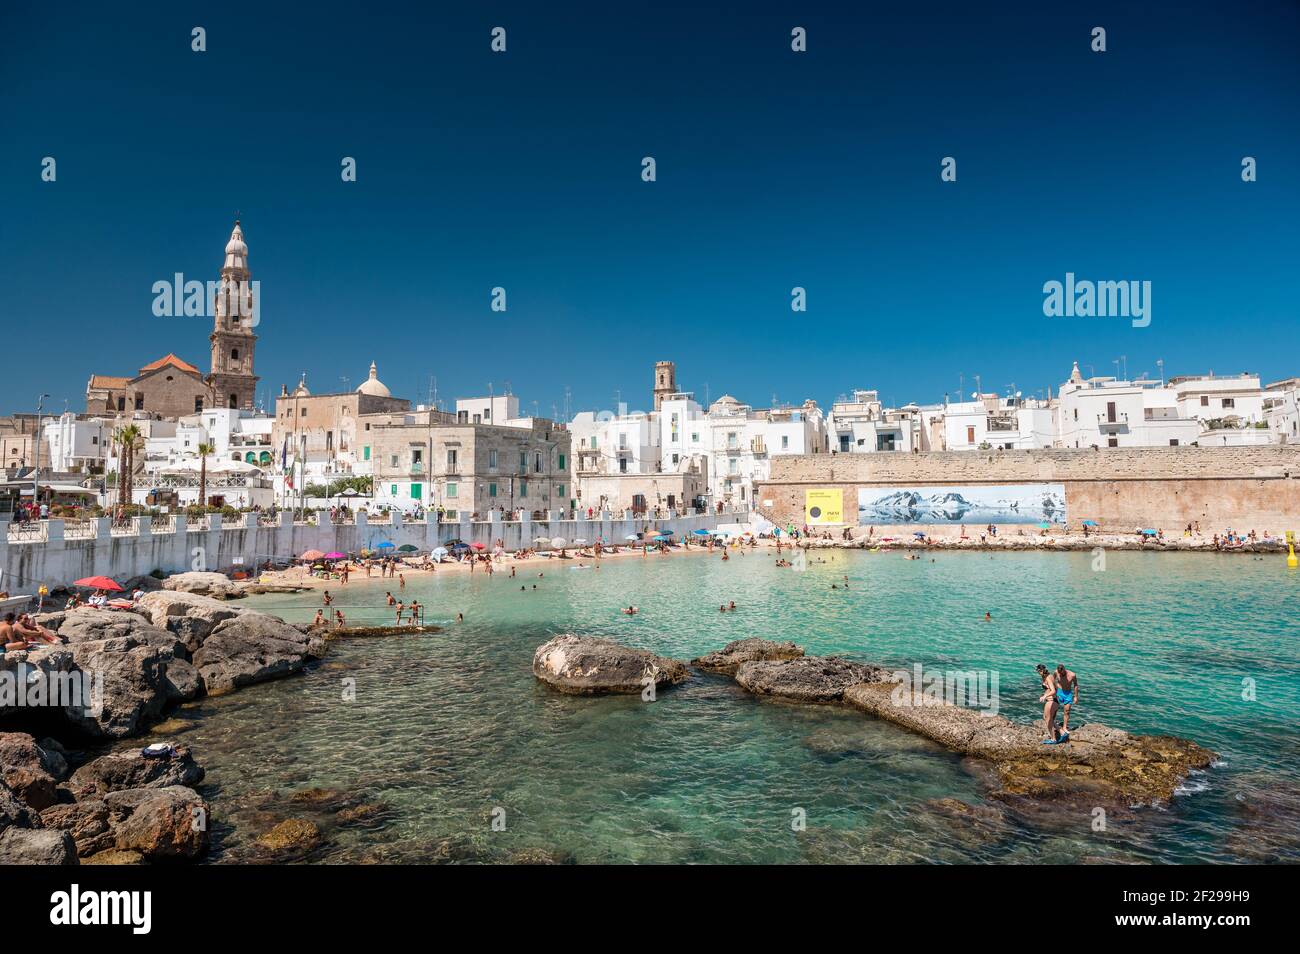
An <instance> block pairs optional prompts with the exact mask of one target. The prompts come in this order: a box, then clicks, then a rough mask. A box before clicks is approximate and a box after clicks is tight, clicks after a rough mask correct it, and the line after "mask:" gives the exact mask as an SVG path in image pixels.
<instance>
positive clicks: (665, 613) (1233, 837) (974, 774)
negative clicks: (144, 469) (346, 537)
mask: <svg viewBox="0 0 1300 954" xmlns="http://www.w3.org/2000/svg"><path fill="white" fill-rule="evenodd" d="M934 559H935V562H933V563H932V562H930V557H929V556H926V557H924V558H923V559H922V560H920V561H907V560H904V559H902V557H901V556H900V555H898V554H889V553H875V554H873V553H866V552H841V551H824V552H822V554H821V555H820V556H819V554H818V553H817V552H816V551H814V552H813V553H812V554H810V562H809V565H808V569H807V571H806V572H794V571H791V570H788V569H780V568H777V567H775V566H774V559H773V557H772V555H771V554H770V553H767V552H763V553H761V554H760V553H756V552H750V553H749V554H748V555H746V556H744V557H733V558H732V559H731V560H729V561H727V562H723V561H721V560H720V559H718V558H717V557H716V556H715V557H708V556H704V555H702V554H701V555H674V556H671V557H667V558H655V557H650V558H647V559H643V558H639V557H638V558H635V559H625V560H614V561H606V562H605V563H604V565H603V566H602V567H601V568H600V569H599V570H596V569H577V568H575V566H576V562H577V561H572V562H570V561H565V562H564V563H561V562H559V561H549V560H537V561H535V565H533V566H528V567H527V568H526V569H525V568H524V567H523V566H521V567H520V568H519V570H518V574H519V575H518V576H517V577H516V578H514V579H511V578H509V576H508V573H497V574H496V575H494V576H493V577H491V578H488V577H487V576H486V575H484V574H481V573H475V574H473V576H470V575H466V574H452V573H441V574H435V575H434V576H432V577H430V576H427V575H422V574H418V575H417V574H411V575H408V577H407V585H406V588H405V590H404V591H402V595H403V597H404V598H405V599H407V600H408V601H409V600H410V598H411V597H418V598H419V599H420V601H421V602H422V603H426V604H427V605H428V606H429V607H430V612H429V616H428V619H429V621H431V622H438V621H441V622H443V623H445V629H444V631H443V632H440V633H437V634H431V635H424V636H401V637H389V638H376V639H364V640H360V639H359V640H348V641H340V642H336V643H334V644H333V648H332V651H331V655H330V657H329V658H328V659H327V660H326V661H325V662H324V663H322V664H318V665H316V666H315V667H313V669H312V670H311V671H310V672H308V673H307V674H305V675H304V676H301V677H298V678H293V679H289V680H285V681H281V682H277V683H271V684H266V685H262V686H257V687H253V688H250V689H246V690H243V691H241V692H239V693H236V694H234V695H231V696H227V697H223V698H218V699H213V700H207V701H204V702H202V703H201V704H199V705H197V706H195V707H192V708H190V709H187V710H185V711H184V712H183V713H181V714H182V716H183V717H184V718H187V719H193V720H195V721H196V722H197V725H196V727H195V728H194V729H192V730H191V731H189V732H187V733H185V734H184V735H183V736H182V738H183V739H184V740H185V741H186V742H187V743H189V744H191V745H192V746H194V748H195V750H196V753H197V755H198V757H199V758H200V760H201V761H203V763H204V764H205V765H206V766H207V769H208V775H209V777H208V786H209V787H208V789H207V792H208V794H209V795H211V796H212V797H213V798H214V806H215V807H214V822H215V827H214V840H215V850H214V853H213V856H212V857H213V860H216V861H248V860H262V859H264V858H265V856H264V855H262V854H261V853H260V851H259V850H258V849H257V848H256V846H255V845H254V843H253V839H254V838H255V837H256V835H258V834H259V833H261V832H262V831H264V830H265V829H266V828H268V827H270V825H272V824H274V823H275V822H276V821H279V820H281V819H283V818H288V817H305V818H310V819H311V820H313V821H316V822H317V823H318V824H320V825H321V827H322V829H323V831H324V840H323V842H322V843H321V845H320V846H319V847H318V848H316V849H315V850H314V851H312V852H310V853H307V854H305V855H302V856H301V857H303V858H305V859H306V860H316V861H337V862H355V861H365V860H377V861H410V862H419V861H434V860H450V861H459V860H464V861H507V860H519V859H521V858H524V857H531V856H536V855H545V856H547V857H552V858H558V859H562V860H572V861H577V862H668V863H674V862H1056V863H1073V862H1082V861H1115V862H1121V861H1123V862H1133V861H1155V862H1193V861H1207V862H1232V861H1278V860H1288V861H1295V860H1297V859H1300V847H1298V842H1297V840H1296V839H1297V835H1296V831H1297V827H1298V823H1300V731H1297V728H1296V726H1297V724H1298V723H1300V651H1298V647H1297V640H1298V639H1300V626H1297V621H1296V607H1297V604H1298V602H1300V601H1298V600H1297V596H1300V574H1297V573H1295V572H1290V573H1288V571H1287V570H1286V568H1285V565H1284V562H1283V559H1282V558H1280V557H1277V556H1269V557H1267V558H1265V559H1263V560H1258V559H1255V558H1253V557H1250V556H1241V555H1232V556H1227V555H1208V554H1143V553H1125V552H1115V553H1109V554H1107V556H1106V568H1105V570H1104V571H1102V572H1097V571H1094V569H1093V568H1092V566H1093V557H1092V555H1091V554H1088V553H1077V554H1075V553H1071V554H1044V553H995V554H988V553H961V554H954V553H938V554H935V558H934ZM819 560H824V561H825V562H818V561H819ZM539 572H540V573H543V574H544V576H541V577H539V576H538V575H537V574H538V573H539ZM844 576H847V577H848V578H849V582H850V584H851V586H850V589H848V590H847V591H845V590H842V589H837V590H831V589H830V586H831V584H832V583H833V582H834V583H841V582H842V578H843V577H844ZM534 584H535V585H536V587H537V588H536V590H534V589H533V586H534ZM394 585H395V582H394V581H387V580H385V581H380V580H378V579H376V580H373V581H365V580H364V579H362V580H359V581H358V580H356V579H354V581H353V582H352V583H349V584H348V585H347V586H345V587H337V588H336V589H335V590H334V592H335V593H336V594H337V595H338V602H339V604H341V605H343V606H344V607H345V612H346V613H347V615H348V617H349V619H350V620H351V621H360V620H362V619H365V618H367V617H369V618H370V619H373V620H376V621H378V620H380V619H383V620H385V621H386V620H387V619H388V618H389V612H388V610H387V609H386V607H385V606H384V592H385V590H387V589H391V588H393V586H394ZM521 585H522V586H524V587H526V589H525V590H524V591H522V592H521V591H520V586H521ZM730 600H735V602H736V604H737V607H738V609H737V611H736V612H733V613H725V614H723V613H719V612H718V605H719V603H722V602H725V601H730ZM319 602H320V597H319V594H318V593H306V594H300V595H293V596H284V595H273V596H272V595H268V596H265V597H258V598H255V599H250V600H249V601H248V605H251V606H256V607H259V608H264V609H266V610H268V611H270V612H274V613H277V614H279V615H282V616H284V617H286V618H289V619H293V620H307V619H310V618H311V616H312V615H314V612H315V608H316V607H317V606H318V605H319ZM629 603H633V604H635V605H637V606H638V607H640V608H641V613H640V615H638V616H636V617H632V618H629V617H626V616H623V615H621V614H620V613H619V611H618V610H619V607H620V606H626V605H628V604H629ZM986 610H987V611H989V612H991V613H992V615H993V621H992V622H991V623H987V622H984V620H983V616H984V613H985V611H986ZM458 612H463V613H464V614H465V620H464V622H459V623H458V622H456V621H455V617H456V614H457V613H458ZM562 632H577V633H586V634H596V635H602V636H608V637H611V638H616V639H619V640H622V641H624V642H626V643H627V644H629V645H634V646H638V647H643V648H647V649H651V650H654V651H655V652H658V653H661V654H664V655H669V656H674V657H676V658H681V659H689V658H690V657H692V656H696V655H699V654H701V653H703V652H706V651H708V650H711V649H715V648H718V647H720V646H722V645H723V644H725V643H726V642H728V641H729V640H732V639H737V638H740V637H743V636H763V637H768V638H772V639H793V640H795V641H797V642H799V643H800V644H802V645H803V646H805V647H806V649H807V650H808V652H809V653H815V654H831V653H838V654H842V655H846V656H849V657H852V658H855V659H859V660H862V661H865V662H877V663H884V664H888V665H899V666H905V665H908V664H911V663H913V662H921V663H923V664H925V665H926V666H927V667H928V666H935V667H940V668H945V669H963V670H969V669H988V670H995V671H997V673H998V674H999V690H1000V696H999V703H1000V709H1001V713H1002V714H1003V715H1006V716H1008V717H1010V718H1013V719H1017V720H1021V721H1030V720H1032V719H1034V718H1036V717H1038V716H1039V715H1040V714H1041V707H1039V706H1038V705H1037V703H1036V702H1035V699H1036V696H1037V694H1038V692H1039V689H1038V682H1037V679H1036V677H1035V674H1034V671H1033V666H1034V664H1035V663H1038V662H1040V661H1041V662H1044V663H1046V664H1048V665H1049V666H1051V665H1054V664H1055V663H1057V662H1064V663H1065V664H1066V665H1067V666H1069V667H1070V668H1071V669H1073V670H1074V671H1075V672H1077V673H1078V674H1079V677H1080V683H1081V687H1082V698H1083V704H1082V707H1081V709H1080V711H1079V712H1077V713H1076V715H1075V718H1074V720H1073V721H1074V724H1075V725H1079V724H1081V723H1082V722H1085V721H1090V720H1099V721H1102V722H1105V723H1107V724H1110V725H1113V726H1117V727H1121V728H1125V729H1128V730H1131V731H1137V732H1167V733H1172V734H1176V735H1181V736H1186V737H1188V738H1191V739H1194V740H1196V741H1197V742H1199V743H1201V744H1202V745H1205V746H1207V747H1209V748H1212V749H1214V750H1215V751H1217V752H1218V753H1220V761H1219V763H1218V764H1217V765H1216V766H1215V767H1214V768H1213V769H1211V770H1209V771H1208V772H1205V773H1202V774H1199V775H1197V776H1196V777H1194V778H1192V779H1191V780H1190V782H1189V784H1188V785H1187V786H1186V792H1185V794H1182V795H1180V796H1179V797H1177V798H1175V799H1174V802H1173V804H1171V805H1170V806H1169V807H1168V808H1166V809H1143V810H1141V811H1138V812H1135V813H1132V814H1128V813H1124V814H1122V815H1121V816H1119V817H1114V818H1112V819H1110V820H1109V824H1108V825H1107V829H1106V830H1105V831H1100V832H1099V831H1095V830H1093V822H1094V819H1093V817H1092V816H1091V815H1090V814H1079V813H1071V812H1065V811H1054V810H1051V809H1047V810H1043V811H1036V812H1034V813H1032V814H1031V815H1028V816H1026V815H1024V814H1021V813H1017V812H1013V811H1006V810H1004V809H1002V808H1001V806H998V805H997V804H996V803H995V802H991V801H989V800H987V799H986V798H985V792H986V790H987V789H986V785H985V780H984V777H983V771H982V769H981V767H980V765H979V763H977V762H974V761H972V760H964V759H962V758H961V757H959V756H956V755H954V754H952V753H950V752H947V751H945V750H944V749H942V748H940V747H938V746H937V745H934V744H932V743H930V742H927V741H925V740H923V739H920V738H918V737H916V736H914V735H912V734H910V733H908V732H905V731H903V730H901V729H898V728H895V727H893V726H889V725H885V724H882V723H879V722H877V721H875V720H872V719H870V718H869V717H867V716H864V715H861V714H859V713H855V712H852V711H849V710H843V709H838V708H834V707H806V706H795V705H788V704H782V703H775V702H770V701H760V700H757V699H754V698H752V697H750V696H748V695H746V694H745V693H743V692H741V691H740V690H739V689H738V688H736V687H735V686H734V684H732V683H731V682H730V681H729V680H727V679H725V678H722V677H713V676H704V675H697V676H695V677H694V678H692V679H691V680H690V681H688V682H687V683H686V684H684V685H683V686H680V687H678V688H675V689H672V690H668V691H665V692H662V693H661V694H660V696H659V699H658V701H657V702H655V703H653V704H647V703H643V702H641V701H640V700H639V699H637V698H574V697H567V696H562V695H559V694H556V693H554V692H552V691H550V690H548V689H546V688H544V687H542V686H541V685H540V684H538V683H537V682H536V680H535V679H534V678H533V676H532V673H531V669H530V666H531V662H532V656H533V651H534V649H535V648H536V647H537V646H538V645H539V644H541V643H542V642H544V641H545V640H546V639H548V638H549V637H550V636H552V635H554V634H556V633H562ZM347 680H355V693H356V698H355V701H344V699H343V696H344V694H345V691H346V690H347V689H348V687H349V686H350V685H352V684H351V683H349V682H347ZM1246 680H1249V681H1251V682H1250V683H1247V682H1245V681H1246ZM1251 685H1253V689H1254V698H1253V700H1252V699H1247V698H1243V693H1244V690H1245V689H1246V688H1248V687H1249V686H1251ZM1247 695H1249V693H1247ZM312 787H322V788H327V789H333V790H338V791H339V792H341V793H343V795H342V796H340V797H341V798H344V799H345V800H347V801H352V802H355V801H356V800H361V801H363V802H365V803H367V804H372V805H377V806H379V808H378V810H377V811H376V812H375V813H374V814H373V815H371V816H369V817H368V818H367V819H366V820H364V821H360V822H356V823H354V824H346V823H340V822H339V819H338V816H337V815H336V814H335V813H334V812H335V810H336V809H337V807H338V806H337V804H326V805H318V806H315V807H312V808H306V807H303V806H298V805H295V804H293V803H292V802H291V801H290V800H289V795H290V794H291V793H293V792H295V791H300V790H304V789H308V788H312ZM942 798H955V799H960V800H962V801H964V802H967V803H968V804H971V805H975V806H977V807H979V806H986V805H989V806H992V807H991V809H990V810H989V811H987V812H985V813H984V814H983V816H982V817H981V820H979V821H978V822H975V823H971V822H969V821H954V820H953V819H952V818H951V817H950V816H949V815H948V814H946V813H945V812H944V811H942V810H941V809H936V807H935V806H934V804H933V803H934V800H936V799H942ZM494 817H495V818H497V819H498V822H500V821H504V826H505V827H504V830H493V824H492V823H493V819H494ZM800 818H806V828H805V829H804V830H796V829H797V828H798V826H797V825H792V821H797V820H798V819H800Z"/></svg>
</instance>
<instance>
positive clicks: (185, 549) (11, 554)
mask: <svg viewBox="0 0 1300 954" xmlns="http://www.w3.org/2000/svg"><path fill="white" fill-rule="evenodd" d="M748 519H749V517H748V513H747V512H743V511H742V512H727V513H723V514H689V515H675V514H672V513H671V512H670V513H668V514H666V515H665V516H664V517H662V518H660V519H647V518H645V517H637V516H634V515H633V514H632V512H631V511H627V512H626V513H622V514H618V515H614V514H610V513H608V512H606V513H603V514H598V515H595V516H594V517H593V519H591V520H586V519H578V520H564V519H561V518H560V512H559V511H555V512H554V513H552V514H551V519H549V520H531V519H528V518H525V519H522V520H502V519H500V515H499V513H498V512H497V511H492V517H491V519H489V520H475V521H471V520H469V519H468V514H466V519H463V520H460V521H446V520H443V521H439V520H437V519H436V518H435V517H433V516H431V517H430V518H429V519H428V520H419V521H409V520H403V519H402V518H401V516H400V515H399V514H392V515H391V516H388V517H385V518H384V519H383V520H382V521H381V520H379V518H375V519H373V520H368V519H367V518H366V516H365V515H364V514H358V515H357V517H356V521H355V522H349V523H335V522H332V521H331V520H330V515H329V513H328V511H322V512H320V513H318V514H316V516H315V517H314V519H313V520H311V521H296V522H295V521H293V520H292V519H291V514H290V513H289V512H288V511H284V512H281V513H280V514H278V515H277V516H276V517H275V518H274V519H267V518H265V517H259V516H258V515H257V514H241V515H240V516H239V517H237V518H235V519H234V520H231V521H225V522H223V521H222V518H221V515H220V514H212V515H211V516H208V517H204V518H202V519H201V520H197V521H186V519H185V518H184V517H180V516H178V517H168V518H165V519H164V520H161V521H153V520H150V518H148V517H140V518H138V519H136V520H133V521H132V522H131V523H130V524H129V525H128V526H125V527H112V526H111V525H110V521H109V520H108V519H107V518H101V519H99V520H97V521H93V522H90V523H89V524H88V525H82V526H78V527H77V528H76V530H75V533H74V531H73V528H72V527H70V526H67V525H65V524H64V522H63V521H62V520H46V521H41V522H40V523H38V524H34V525H32V526H31V527H30V529H29V530H26V531H23V532H21V533H19V532H18V528H17V527H15V528H13V530H14V531H15V532H13V533H9V534H6V533H4V532H3V527H2V526H0V570H3V575H2V576H0V589H5V590H8V591H9V592H11V593H28V594H30V593H35V592H36V589H37V587H39V586H40V585H41V584H44V585H46V586H48V587H49V588H50V589H54V588H55V587H59V586H67V585H68V584H69V583H71V582H72V581H74V580H78V579H82V578H84V577H88V576H100V575H102V576H109V577H113V578H116V579H119V580H121V579H129V578H131V577H134V576H144V575H147V574H149V573H151V572H153V571H154V570H161V571H162V572H163V573H168V574H170V573H180V572H184V571H188V570H217V571H222V572H225V571H228V570H231V569H238V568H239V567H244V568H247V569H249V570H251V569H253V568H254V567H256V566H258V565H259V564H261V563H263V562H265V561H267V560H275V561H284V560H287V559H289V558H291V557H294V556H297V555H298V554H301V553H304V552H306V551H307V550H313V549H314V550H320V551H321V552H322V553H330V552H333V551H339V552H341V553H355V552H357V551H358V550H361V549H363V548H364V549H374V548H376V547H378V546H379V544H381V543H385V542H387V543H391V544H393V546H394V547H395V548H396V547H400V546H403V545H404V544H410V545H411V546H414V547H416V548H417V549H419V550H425V551H427V550H430V549H432V548H434V547H436V546H440V545H443V544H446V543H448V542H449V541H452V540H463V541H464V542H465V543H470V544H473V543H482V544H483V545H484V546H488V547H490V546H492V545H493V543H494V542H496V541H497V540H500V541H502V543H503V546H505V548H506V549H507V550H516V549H519V548H520V547H528V546H532V545H533V543H534V541H535V539H536V538H537V537H539V536H545V537H548V538H553V537H563V538H564V539H565V540H568V541H573V540H579V539H581V540H586V541H588V542H592V541H595V540H596V539H598V538H604V539H606V540H609V541H612V542H615V543H622V542H623V541H624V539H625V538H626V537H627V536H628V535H629V534H633V533H638V532H641V531H645V530H647V529H651V530H656V531H658V530H672V531H674V532H675V533H677V534H679V535H682V534H687V533H690V532H691V531H693V530H697V529H704V530H712V529H715V528H716V527H718V526H719V525H721V524H730V523H736V522H741V523H743V522H745V521H746V520H748Z"/></svg>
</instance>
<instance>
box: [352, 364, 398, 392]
mask: <svg viewBox="0 0 1300 954" xmlns="http://www.w3.org/2000/svg"><path fill="white" fill-rule="evenodd" d="M357 393H358V394H369V395H370V396H371V397H392V396H393V395H392V392H391V391H389V390H388V388H386V387H384V382H382V381H380V380H379V372H378V371H377V370H376V369H375V363H374V362H373V361H371V362H370V377H368V378H367V379H366V380H364V381H362V382H361V383H360V384H358V385H357Z"/></svg>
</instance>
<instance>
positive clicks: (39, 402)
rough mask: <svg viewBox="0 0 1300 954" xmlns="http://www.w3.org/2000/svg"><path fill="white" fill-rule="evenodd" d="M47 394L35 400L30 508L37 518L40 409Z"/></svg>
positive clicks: (39, 464) (39, 474)
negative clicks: (34, 452) (33, 509)
mask: <svg viewBox="0 0 1300 954" xmlns="http://www.w3.org/2000/svg"><path fill="white" fill-rule="evenodd" d="M47 397H49V395H48V394H42V395H41V396H40V397H38V398H37V399H36V455H35V457H36V459H35V460H34V461H33V462H32V464H33V467H32V506H34V507H35V508H36V513H37V515H38V516H39V515H40V512H41V493H40V491H41V408H43V407H44V406H45V399H46V398H47Z"/></svg>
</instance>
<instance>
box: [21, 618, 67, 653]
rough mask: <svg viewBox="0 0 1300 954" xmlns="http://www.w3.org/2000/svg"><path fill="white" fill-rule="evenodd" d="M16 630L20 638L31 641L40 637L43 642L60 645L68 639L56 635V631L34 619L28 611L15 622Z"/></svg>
mask: <svg viewBox="0 0 1300 954" xmlns="http://www.w3.org/2000/svg"><path fill="white" fill-rule="evenodd" d="M14 632H15V633H17V634H18V637H19V638H20V639H25V640H26V641H27V642H29V643H32V642H35V641H36V640H38V639H39V640H41V641H42V642H46V643H50V644H51V645H54V646H58V645H61V644H62V643H64V642H66V640H64V639H61V638H60V637H58V636H55V635H54V633H52V632H50V631H49V630H48V629H46V628H45V627H44V626H42V625H41V624H40V623H38V622H36V620H34V619H32V618H31V616H30V615H29V614H27V613H24V614H23V615H22V616H19V617H18V622H16V623H14Z"/></svg>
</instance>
